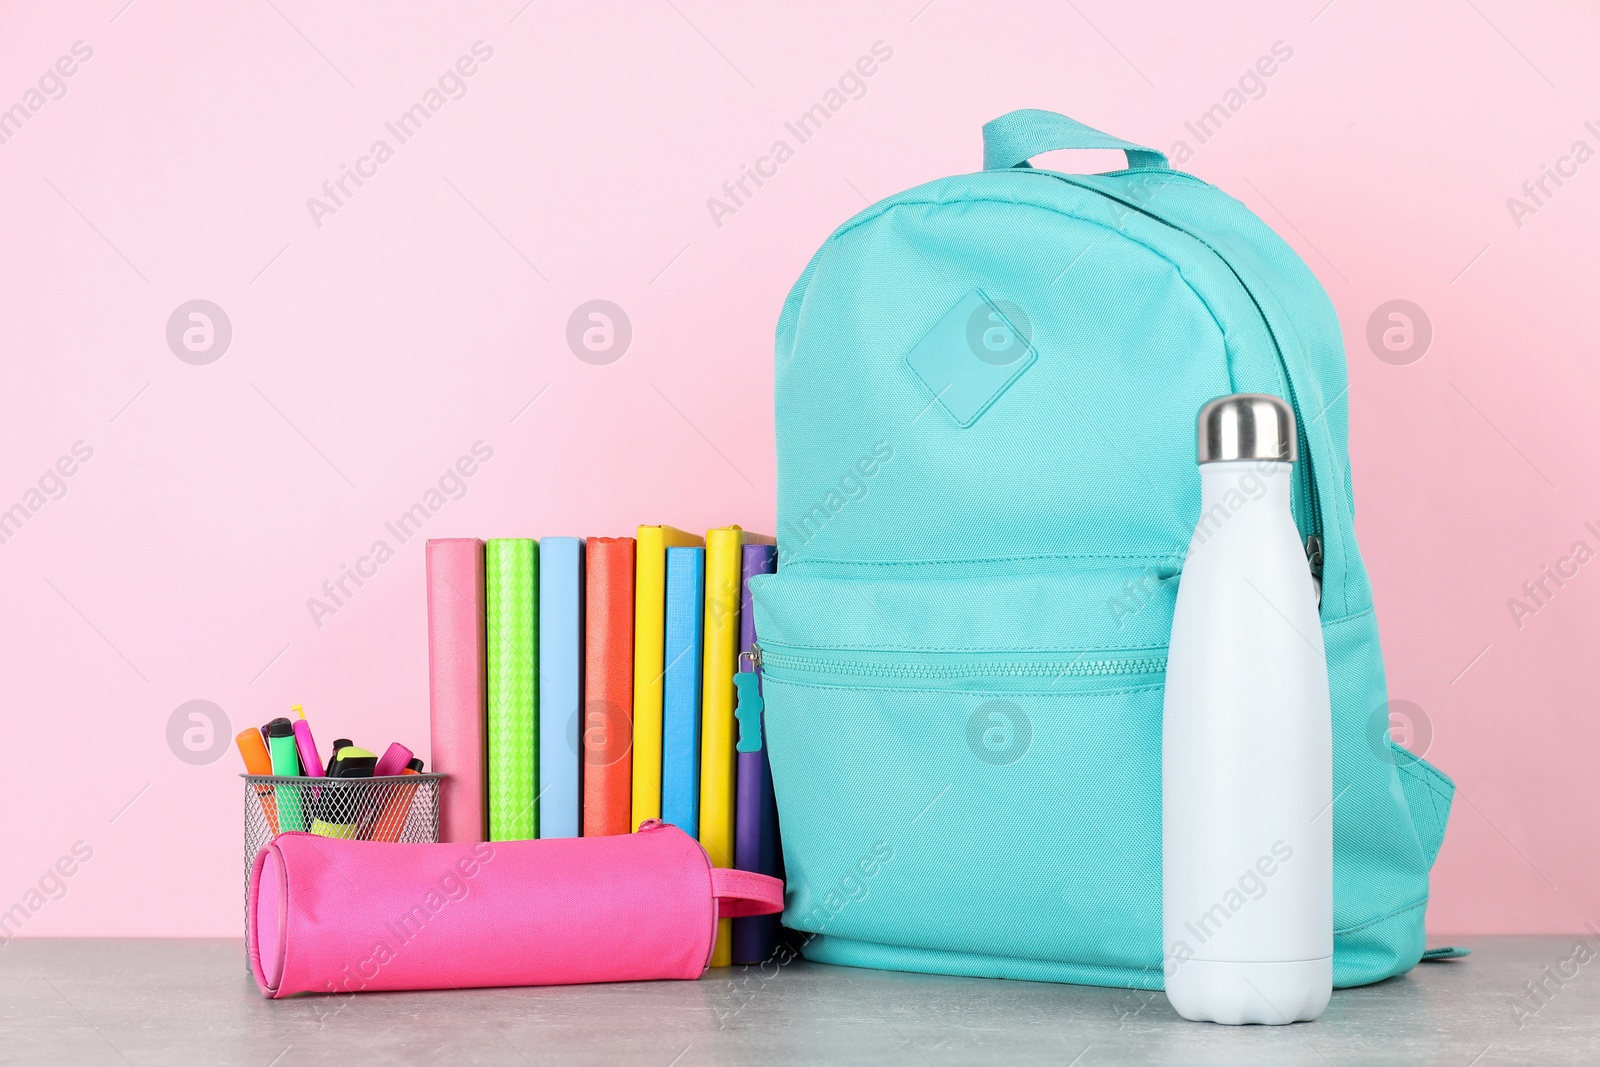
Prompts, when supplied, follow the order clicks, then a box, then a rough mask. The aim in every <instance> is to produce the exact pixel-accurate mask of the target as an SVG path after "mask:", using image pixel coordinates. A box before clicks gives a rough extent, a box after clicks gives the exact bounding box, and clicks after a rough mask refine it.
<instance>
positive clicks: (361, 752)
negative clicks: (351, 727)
mask: <svg viewBox="0 0 1600 1067" xmlns="http://www.w3.org/2000/svg"><path fill="white" fill-rule="evenodd" d="M377 762H378V757H377V756H375V755H373V754H372V753H371V752H368V751H367V750H366V749H364V748H356V747H355V746H354V745H351V744H346V745H345V746H344V747H343V748H341V749H339V752H338V755H336V756H334V758H333V765H332V766H331V767H329V768H328V777H329V778H330V779H338V780H341V781H342V780H345V779H349V778H371V777H372V768H373V767H374V766H376V765H377ZM361 789H362V787H359V786H356V785H355V784H354V783H352V784H351V785H350V786H349V787H343V786H333V785H329V786H325V787H324V788H323V791H322V803H321V804H319V805H318V808H319V809H320V810H319V811H318V813H317V818H316V819H315V820H313V821H312V824H311V832H312V833H314V834H318V835H320V836H322V837H355V836H356V829H357V825H358V824H359V822H360V819H359V818H358V817H357V816H358V812H357V810H356V797H357V796H359V795H360V791H361Z"/></svg>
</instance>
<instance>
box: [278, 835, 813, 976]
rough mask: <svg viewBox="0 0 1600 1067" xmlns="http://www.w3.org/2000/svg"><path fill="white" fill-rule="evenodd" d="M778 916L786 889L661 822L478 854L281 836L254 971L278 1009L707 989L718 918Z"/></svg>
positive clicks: (473, 848) (501, 844) (483, 847)
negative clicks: (390, 994) (494, 995)
mask: <svg viewBox="0 0 1600 1067" xmlns="http://www.w3.org/2000/svg"><path fill="white" fill-rule="evenodd" d="M782 909H783V883H782V882H781V881H779V880H778V879H776V878H769V877H767V876H766V875H762V874H755V873H753V872H749V871H737V870H724V869H721V868H713V867H712V866H711V862H710V860H709V859H708V858H707V857H706V853H705V850H704V849H703V848H701V847H700V845H699V843H698V842H696V841H695V840H694V839H693V838H691V837H690V836H689V835H688V834H685V833H684V832H683V831H682V830H679V829H678V828H677V827H675V826H668V825H665V824H663V823H660V822H655V821H653V820H652V821H651V822H647V823H645V824H644V826H643V827H642V828H641V829H640V830H639V831H638V832H637V833H632V834H621V835H618V836H615V837H576V838H547V839H543V840H538V841H496V842H484V843H479V844H472V843H467V842H456V843H449V844H392V843H388V842H383V841H353V840H341V839H338V838H329V837H318V836H315V835H312V834H304V833H283V834H279V835H278V836H277V837H275V838H274V839H273V840H272V843H271V844H269V845H267V846H266V847H265V848H263V849H262V850H261V852H260V853H259V854H257V856H256V859H255V863H254V865H253V866H252V867H251V870H250V896H249V901H248V905H247V912H248V920H249V942H248V947H249V952H250V969H251V970H252V971H253V972H254V973H255V976H256V982H257V984H259V985H260V987H261V991H262V993H263V994H265V995H266V996H268V997H286V996H291V995H293V994H295V993H352V992H358V991H363V990H365V991H375V990H383V989H466V988H470V987H477V986H523V985H567V984H573V983H579V982H625V981H635V980H640V979H649V978H698V977H700V975H701V974H702V973H704V971H705V969H706V967H707V965H708V964H709V963H710V962H711V948H712V944H713V942H714V940H715V938H716V931H717V919H718V918H724V919H727V918H737V917H740V916H745V915H770V914H772V913H774V912H777V911H781V910H782Z"/></svg>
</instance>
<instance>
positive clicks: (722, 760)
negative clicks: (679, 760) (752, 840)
mask: <svg viewBox="0 0 1600 1067" xmlns="http://www.w3.org/2000/svg"><path fill="white" fill-rule="evenodd" d="M742 535H743V531H742V530H740V529H739V527H737V526H725V527H722V528H720V529H716V530H708V531H707V532H706V608H705V663H704V667H705V669H704V672H703V675H702V681H701V685H702V687H703V689H702V693H701V703H700V709H701V710H700V844H701V845H703V846H705V850H706V853H707V854H708V855H709V856H710V857H711V862H712V864H713V865H714V866H717V867H732V866H733V790H734V782H735V774H736V771H735V768H736V760H737V757H736V756H735V754H734V719H733V708H734V688H733V675H734V672H735V671H736V670H737V669H738V656H739V555H740V546H741V545H742V544H743V543H744V537H743V536H742ZM732 938H733V925H732V923H731V921H730V920H727V919H722V920H720V921H718V923H717V943H716V947H715V948H714V949H713V950H712V953H711V966H713V967H727V966H729V965H730V964H731V963H732V962H733V941H732Z"/></svg>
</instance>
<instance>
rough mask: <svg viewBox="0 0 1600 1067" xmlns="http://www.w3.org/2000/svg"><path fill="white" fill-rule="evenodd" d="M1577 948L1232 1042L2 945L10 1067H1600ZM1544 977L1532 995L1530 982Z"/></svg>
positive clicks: (857, 983) (1149, 1025)
mask: <svg viewBox="0 0 1600 1067" xmlns="http://www.w3.org/2000/svg"><path fill="white" fill-rule="evenodd" d="M1578 941H1579V938H1577V937H1497V938H1469V939H1458V940H1454V941H1450V940H1448V939H1446V940H1445V941H1443V942H1442V943H1451V944H1460V943H1466V944H1469V945H1470V946H1471V947H1472V948H1473V955H1472V956H1471V958H1469V959H1466V960H1461V961H1456V962H1451V963H1428V964H1423V965H1421V966H1420V967H1418V968H1417V969H1416V970H1415V971H1413V972H1412V973H1411V974H1409V975H1405V976H1403V977H1400V978H1395V979H1391V980H1390V981H1387V982H1383V983H1380V984H1378V985H1375V986H1368V987H1365V988H1362V989H1352V990H1346V991H1342V992H1336V993H1335V994H1334V998H1333V1003H1332V1005H1331V1006H1330V1007H1329V1008H1328V1011H1327V1014H1326V1015H1324V1016H1323V1017H1322V1018H1321V1019H1320V1020H1318V1021H1317V1022H1314V1023H1303V1024H1299V1025H1295V1026H1288V1027H1237V1028H1235V1027H1222V1026H1214V1025H1209V1024H1199V1023H1186V1022H1184V1021H1183V1020H1181V1019H1179V1018H1178V1017H1177V1016H1176V1015H1174V1014H1173V1012H1172V1009H1171V1008H1170V1007H1168V1006H1167V1002H1166V1000H1165V998H1164V997H1163V996H1162V995H1161V994H1160V993H1153V994H1152V993H1138V992H1132V991H1128V990H1116V989H1095V988H1087V987H1082V986H1067V985H1048V984H1043V983H1034V982H1007V981H997V980H990V979H982V978H946V977H939V976H932V975H917V974H900V973H894V972H887V971H865V970H856V969H852V968H846V967H827V966H821V965H818V964H810V963H804V962H795V963H791V964H789V965H788V966H785V967H782V968H772V967H768V968H767V970H766V972H762V971H761V970H759V969H757V968H730V969H725V970H716V971H712V972H711V973H709V974H708V975H706V976H705V977H703V978H701V979H700V980H699V981H696V982H642V983H633V984H618V985H599V986H572V987H559V988H542V989H487V990H476V991H469V992H454V991H451V992H435V993H363V994H359V995H356V996H351V997H345V998H332V997H299V998H293V999H289V1000H283V1001H267V1000H265V999H263V998H262V997H261V995H260V994H259V993H257V992H256V988H255V984H254V983H253V982H252V981H251V980H250V979H249V978H248V977H247V976H246V974H245V973H244V971H243V969H242V955H241V953H242V947H241V943H240V942H239V941H237V940H221V939H219V940H90V939H84V940H53V939H38V940H33V939H26V938H23V939H18V940H15V941H11V942H9V943H7V944H5V945H4V946H3V947H0V1062H4V1063H19V1064H139V1065H142V1064H169V1063H185V1064H187V1063H195V1064H219V1065H221V1064H227V1065H231V1064H240V1065H251V1067H269V1065H270V1067H290V1065H293V1064H339V1065H351V1064H358V1063H396V1064H410V1063H436V1064H450V1065H457V1064H509V1065H513V1067H516V1065H525V1064H545V1063H573V1064H594V1065H613V1064H644V1065H647V1067H694V1065H696V1064H759V1065H764V1067H779V1065H788V1064H825V1065H829V1067H836V1065H846V1064H913V1065H920V1064H930V1065H944V1064H1036V1063H1037V1064H1057V1065H1063V1067H1065V1065H1069V1064H1071V1065H1079V1067H1095V1065H1102V1064H1127V1063H1158V1064H1229V1065H1245V1064H1270V1065H1273V1067H1282V1065H1296V1064H1310V1065H1314V1067H1329V1065H1343V1064H1399V1063H1426V1064H1449V1065H1453V1067H1468V1065H1472V1067H1498V1065H1505V1064H1563V1063H1571V1064H1600V956H1593V955H1592V953H1594V952H1600V938H1594V937H1589V938H1587V939H1586V943H1587V944H1588V946H1589V948H1590V950H1591V953H1590V955H1591V957H1592V958H1591V959H1590V961H1589V962H1587V963H1582V964H1580V963H1578V962H1576V961H1573V948H1574V946H1575V944H1577V943H1578ZM1580 955H1582V954H1580ZM1567 961H1572V962H1567ZM1545 968H1549V971H1548V972H1547V971H1546V970H1545ZM1563 971H1564V972H1566V973H1567V974H1569V975H1573V976H1572V977H1565V978H1562V977H1561V974H1562V972H1563ZM1574 972H1575V973H1574ZM1550 975H1554V976H1555V978H1554V979H1553V978H1551V977H1549V976H1550ZM1557 979H1559V984H1558V981H1557ZM1539 982H1543V984H1544V989H1545V990H1546V991H1547V992H1545V993H1543V994H1541V997H1540V999H1539V1000H1535V999H1531V998H1530V997H1529V995H1528V993H1527V992H1526V987H1525V986H1524V983H1539ZM1519 1004H1520V1005H1521V1010H1520V1011H1519V1010H1518V1009H1517V1007H1516V1005H1519Z"/></svg>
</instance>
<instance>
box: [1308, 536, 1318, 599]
mask: <svg viewBox="0 0 1600 1067" xmlns="http://www.w3.org/2000/svg"><path fill="white" fill-rule="evenodd" d="M1306 562H1307V563H1309V564H1310V565H1311V583H1312V584H1313V585H1315V586H1316V588H1317V607H1319V608H1320V607H1322V538H1321V537H1319V536H1317V535H1316V534H1312V535H1311V536H1310V537H1308V538H1306Z"/></svg>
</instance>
